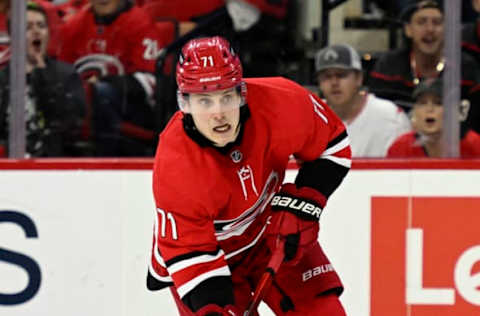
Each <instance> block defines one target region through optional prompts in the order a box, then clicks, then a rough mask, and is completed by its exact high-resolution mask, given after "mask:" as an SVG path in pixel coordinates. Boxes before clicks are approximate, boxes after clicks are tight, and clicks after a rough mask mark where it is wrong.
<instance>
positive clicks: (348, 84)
mask: <svg viewBox="0 0 480 316" xmlns="http://www.w3.org/2000/svg"><path fill="white" fill-rule="evenodd" d="M361 67H362V66H361V61H360V56H359V55H358V53H357V52H356V51H355V50H354V49H353V48H352V47H351V46H349V45H345V44H342V45H333V46H330V47H326V48H324V49H322V50H320V51H319V52H317V54H316V56H315V70H316V72H317V79H318V86H319V88H320V91H321V92H322V94H323V96H324V97H325V98H326V100H327V104H328V105H329V106H330V107H331V108H332V109H333V110H334V111H335V113H336V114H337V115H338V116H339V117H340V118H341V119H342V121H343V123H344V124H345V125H346V126H347V132H348V134H349V138H350V142H351V143H350V145H351V148H352V156H353V157H385V156H386V154H387V149H388V147H389V146H390V145H391V144H392V142H393V140H395V139H396V138H397V137H398V136H399V135H401V134H403V133H405V132H407V131H409V130H410V129H411V127H410V122H409V120H408V118H407V115H406V114H405V113H404V112H403V110H402V109H400V108H399V107H397V106H396V105H395V104H394V103H392V102H391V101H388V100H385V99H380V98H378V97H376V96H375V95H374V94H372V93H367V92H366V91H364V90H362V83H363V73H362V68H361Z"/></svg>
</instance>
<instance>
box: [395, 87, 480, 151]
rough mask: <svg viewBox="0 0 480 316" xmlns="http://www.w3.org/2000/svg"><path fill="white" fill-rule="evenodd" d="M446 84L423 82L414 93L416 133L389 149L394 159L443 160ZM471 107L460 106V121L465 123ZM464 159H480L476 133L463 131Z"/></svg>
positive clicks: (406, 135)
mask: <svg viewBox="0 0 480 316" xmlns="http://www.w3.org/2000/svg"><path fill="white" fill-rule="evenodd" d="M442 85H443V83H442V80H441V79H438V78H437V79H432V80H426V81H422V82H421V83H420V84H419V85H418V86H417V87H416V88H415V90H414V92H413V98H414V99H415V103H414V106H413V110H412V118H411V120H412V125H413V127H414V131H412V132H409V133H407V134H404V135H402V136H400V137H399V138H398V139H397V140H395V142H394V143H393V145H392V146H391V147H390V148H389V149H388V155H387V157H390V158H418V157H443V154H444V150H445V149H444V148H443V146H442V131H443V104H442V88H443V87H442ZM466 112H468V106H467V107H466V106H464V105H463V104H462V106H460V119H461V120H464V119H465V118H466V115H467V113H466ZM460 156H461V157H463V158H473V157H480V135H479V134H477V133H476V132H474V131H472V130H468V129H467V130H462V132H461V140H460Z"/></svg>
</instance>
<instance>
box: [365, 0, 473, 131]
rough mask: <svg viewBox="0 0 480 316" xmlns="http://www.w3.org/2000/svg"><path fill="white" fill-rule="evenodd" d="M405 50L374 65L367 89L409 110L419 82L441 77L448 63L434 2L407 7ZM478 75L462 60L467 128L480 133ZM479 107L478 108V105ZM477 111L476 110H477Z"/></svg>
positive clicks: (440, 14) (439, 10)
mask: <svg viewBox="0 0 480 316" xmlns="http://www.w3.org/2000/svg"><path fill="white" fill-rule="evenodd" d="M402 16H403V20H404V22H405V25H404V31H405V35H406V37H407V38H408V42H407V45H406V47H403V48H400V49H397V50H394V51H391V52H387V53H386V54H385V55H383V56H381V57H380V58H379V60H378V61H377V62H376V64H375V66H374V69H373V71H372V72H370V76H369V78H368V81H367V85H368V87H369V88H370V90H371V91H373V92H375V93H376V94H377V95H378V96H380V97H383V98H386V99H389V100H392V101H394V102H395V103H397V104H398V105H400V106H402V107H404V109H406V110H409V105H410V104H411V102H412V101H413V100H412V98H411V96H412V92H413V90H414V88H415V86H416V85H418V84H419V83H420V81H421V80H424V79H431V78H436V77H439V76H441V75H442V73H443V70H444V69H445V67H448V66H449V64H448V62H446V61H445V58H444V55H443V46H444V20H443V11H442V7H441V6H440V5H439V4H438V3H437V2H436V1H430V0H424V1H420V2H415V3H414V4H411V5H410V6H408V7H407V8H406V10H405V12H404V13H403V14H402ZM479 73H480V69H479V66H478V64H477V63H476V61H475V60H474V59H473V58H472V57H470V56H468V55H466V54H462V56H461V76H462V80H461V97H462V99H468V100H469V101H470V103H471V104H472V110H471V115H470V116H469V124H470V125H471V126H472V127H474V128H475V130H477V131H479V130H480V118H479V117H478V114H476V113H478V112H480V102H479V91H480V90H479V86H478V83H479V79H478V78H479ZM477 104H478V105H477ZM477 108H478V109H477Z"/></svg>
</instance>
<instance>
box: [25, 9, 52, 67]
mask: <svg viewBox="0 0 480 316" xmlns="http://www.w3.org/2000/svg"><path fill="white" fill-rule="evenodd" d="M26 20H27V26H26V35H25V36H26V40H27V56H28V58H34V56H35V55H42V56H44V55H45V53H46V51H47V44H48V25H47V21H46V18H45V16H44V15H43V14H42V13H40V12H36V11H32V10H27V15H26Z"/></svg>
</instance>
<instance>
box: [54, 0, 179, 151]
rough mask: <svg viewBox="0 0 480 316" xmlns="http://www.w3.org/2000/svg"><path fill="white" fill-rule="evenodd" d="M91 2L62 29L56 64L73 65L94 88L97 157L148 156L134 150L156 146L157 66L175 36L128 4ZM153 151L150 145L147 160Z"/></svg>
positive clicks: (108, 0)
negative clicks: (61, 61) (61, 62)
mask: <svg viewBox="0 0 480 316" xmlns="http://www.w3.org/2000/svg"><path fill="white" fill-rule="evenodd" d="M90 3H91V7H90V8H85V9H82V10H80V11H79V12H78V13H77V14H75V16H73V17H72V18H70V19H69V20H68V21H67V22H66V23H65V24H64V26H63V28H62V40H63V43H62V44H63V45H62V48H61V51H60V59H62V60H64V61H67V62H69V63H72V64H73V63H74V64H75V66H76V68H77V70H78V71H79V72H80V73H81V74H82V77H83V78H84V80H86V81H88V82H89V83H90V84H91V86H92V87H93V89H92V90H93V92H94V93H93V128H94V135H95V136H96V143H97V146H96V147H97V154H98V155H99V156H127V155H146V154H149V152H148V146H147V148H146V149H145V150H147V152H145V151H144V150H143V147H142V146H140V145H139V146H138V148H139V150H136V148H137V146H134V145H135V144H136V143H135V140H139V139H140V140H144V141H145V142H147V144H150V143H152V144H153V143H154V141H153V137H154V133H153V132H152V131H151V129H152V128H153V125H154V122H153V111H152V106H153V98H152V97H153V91H154V85H155V77H154V75H153V73H154V71H155V61H156V58H157V55H158V52H159V51H160V49H161V48H162V47H164V46H165V45H166V44H167V43H169V42H170V41H171V40H172V39H173V37H172V34H173V33H172V34H169V33H162V32H160V31H159V29H157V26H158V25H157V24H155V22H154V21H153V19H152V18H151V17H150V15H148V14H147V13H146V12H145V11H144V10H143V9H141V8H139V7H137V6H136V5H135V4H133V2H132V1H131V0H102V1H100V0H90ZM172 30H173V29H172ZM135 127H139V128H135ZM153 151H154V145H153V148H152V149H151V150H150V153H151V155H153Z"/></svg>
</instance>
